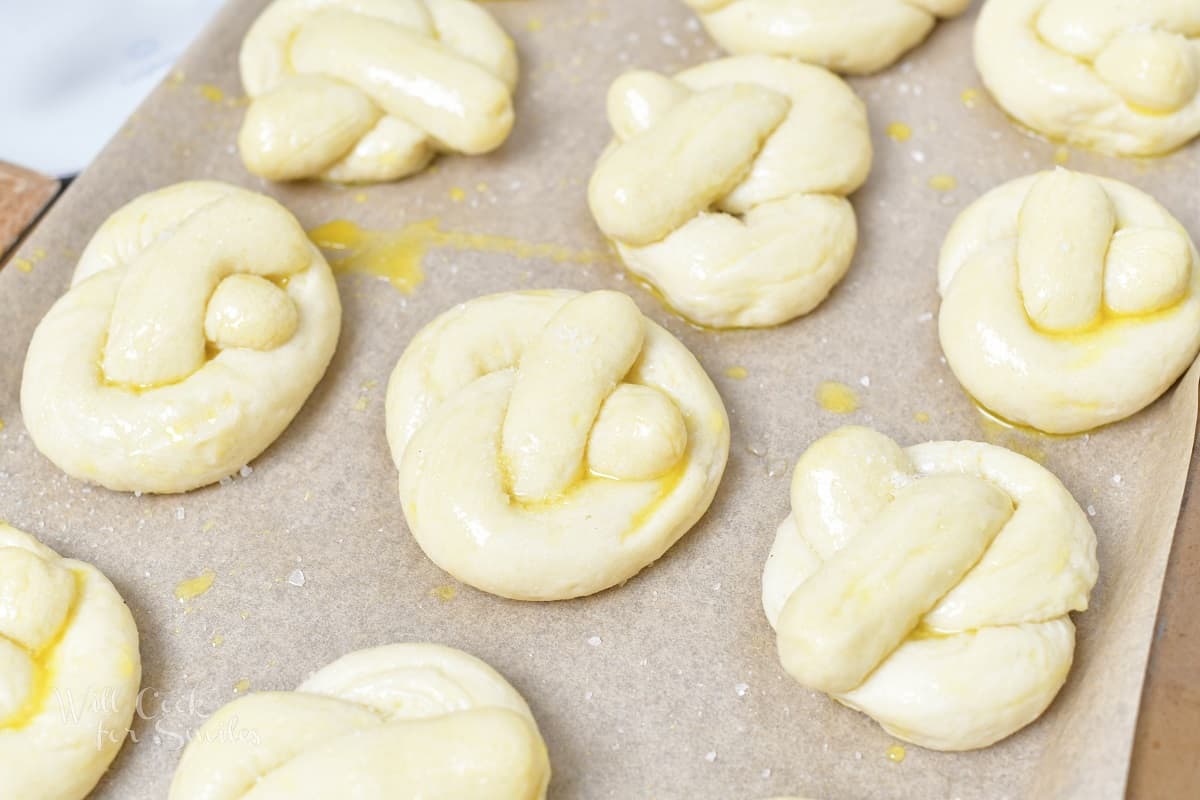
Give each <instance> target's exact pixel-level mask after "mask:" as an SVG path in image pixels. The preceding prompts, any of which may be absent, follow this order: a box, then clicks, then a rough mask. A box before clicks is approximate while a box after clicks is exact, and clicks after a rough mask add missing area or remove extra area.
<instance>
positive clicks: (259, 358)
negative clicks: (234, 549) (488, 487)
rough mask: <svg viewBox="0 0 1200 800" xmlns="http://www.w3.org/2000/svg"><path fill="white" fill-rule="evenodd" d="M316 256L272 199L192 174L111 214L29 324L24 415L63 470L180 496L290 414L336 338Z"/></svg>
mask: <svg viewBox="0 0 1200 800" xmlns="http://www.w3.org/2000/svg"><path fill="white" fill-rule="evenodd" d="M340 326H341V303H340V301H339V299H338V291H337V285H336V284H335V283H334V280H333V274H332V272H331V271H330V269H329V265H328V264H326V262H325V259H324V258H323V257H322V256H321V253H320V251H318V250H317V249H316V248H315V247H314V246H313V245H312V244H311V243H310V242H309V241H308V239H307V238H306V237H305V235H304V231H303V230H302V229H301V228H300V225H299V223H297V222H296V220H295V218H294V217H292V215H291V214H290V213H289V212H288V211H287V209H285V208H283V207H282V206H281V205H279V204H278V203H276V202H275V201H274V200H272V199H270V198H269V197H265V196H263V195H259V194H255V193H254V192H249V191H246V190H245V189H239V188H237V187H235V186H230V185H228V184H222V183H215V182H190V183H181V184H176V185H174V186H170V187H167V188H165V189H160V190H158V191H155V192H150V193H149V194H145V195H142V196H141V197H139V198H137V199H136V200H134V201H132V202H131V203H129V204H128V205H126V206H125V207H123V208H121V209H120V210H119V211H117V212H116V213H114V214H113V215H112V216H111V217H109V218H108V219H107V220H106V221H105V222H104V223H103V224H102V225H101V226H100V228H99V229H98V230H97V231H96V234H95V235H94V236H93V237H92V240H91V242H90V243H89V244H88V247H87V249H86V250H85V251H84V253H83V255H82V257H80V259H79V264H78V266H77V267H76V269H75V275H74V278H73V280H72V283H71V288H70V289H69V290H68V291H67V293H66V294H64V295H63V296H62V297H61V298H60V299H59V300H58V302H56V303H55V304H54V306H53V307H51V309H50V310H49V311H48V312H47V313H46V316H45V317H44V318H43V319H42V321H41V322H40V323H39V324H38V327H37V329H36V330H35V331H34V334H33V339H32V341H31V342H30V344H29V351H28V353H27V354H26V358H25V369H24V373H23V376H22V382H21V413H22V415H23V417H24V421H25V426H26V428H28V430H29V434H30V436H31V437H32V438H33V441H34V444H36V445H37V448H38V449H39V450H40V451H42V453H43V454H45V455H46V457H48V458H49V459H50V460H51V461H53V462H54V463H55V464H56V465H57V466H58V467H59V468H60V469H62V470H63V471H64V472H66V473H67V474H69V475H71V476H73V477H75V478H79V479H80V480H85V481H89V482H93V483H98V484H100V485H102V486H105V487H107V488H109V489H114V490H117V491H130V492H134V491H139V492H158V493H170V492H184V491H188V490H189V489H194V488H197V487H199V486H204V485H207V484H209V483H214V482H216V481H218V480H220V479H221V478H223V477H225V476H227V475H231V474H233V473H235V472H237V471H238V470H239V469H240V468H241V467H243V466H244V465H246V464H247V463H248V462H250V461H251V460H253V459H254V458H256V457H257V456H258V455H259V454H260V453H261V452H262V451H263V450H265V449H266V448H267V447H268V446H269V445H270V444H271V442H273V441H274V440H275V438H276V437H277V436H279V434H280V433H282V432H283V430H284V429H285V428H286V427H287V426H288V423H290V422H291V420H292V418H293V417H294V416H295V415H296V413H297V412H298V411H299V410H300V407H301V406H302V405H303V404H304V401H305V400H306V399H307V398H308V395H309V394H310V393H311V392H312V390H313V387H315V386H316V385H317V382H318V381H320V379H321V376H322V375H323V374H324V372H325V367H326V366H327V365H328V364H329V360H330V358H331V357H332V356H333V351H334V348H335V347H336V346H337V340H338V333H339V329H340Z"/></svg>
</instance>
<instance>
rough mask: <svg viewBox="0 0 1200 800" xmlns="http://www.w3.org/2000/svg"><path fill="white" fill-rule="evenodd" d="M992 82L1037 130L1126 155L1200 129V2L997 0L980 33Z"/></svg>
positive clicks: (1163, 148)
mask: <svg viewBox="0 0 1200 800" xmlns="http://www.w3.org/2000/svg"><path fill="white" fill-rule="evenodd" d="M975 57H976V62H977V64H978V66H979V71H980V74H981V75H982V77H983V80H984V83H985V84H986V85H987V87H988V89H989V90H990V91H991V92H992V94H993V95H995V96H996V99H997V100H998V101H999V102H1000V104H1001V105H1002V106H1003V107H1004V108H1005V109H1006V110H1008V111H1009V112H1010V113H1011V114H1013V116H1015V117H1017V119H1019V120H1021V121H1022V122H1024V123H1025V124H1027V125H1029V126H1030V127H1032V128H1033V129H1035V130H1037V131H1039V132H1041V133H1045V134H1048V135H1050V136H1056V137H1061V138H1065V139H1067V140H1069V141H1071V142H1075V143H1078V144H1081V145H1084V146H1088V147H1094V148H1096V149H1098V150H1101V151H1104V152H1109V153H1114V154H1117V155H1155V154H1159V153H1164V152H1167V151H1169V150H1171V149H1173V148H1175V147H1178V146H1179V145H1181V144H1183V143H1185V142H1187V141H1188V140H1189V139H1191V138H1192V137H1193V136H1195V135H1196V134H1197V133H1200V5H1197V4H1196V3H1191V2H1177V1H1176V0H1141V2H1136V3H1130V2H1124V1H1123V0H989V2H987V3H986V4H985V6H984V8H983V11H982V13H981V14H980V19H979V23H978V25H977V27H976V33H975Z"/></svg>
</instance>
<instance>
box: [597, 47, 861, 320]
mask: <svg viewBox="0 0 1200 800" xmlns="http://www.w3.org/2000/svg"><path fill="white" fill-rule="evenodd" d="M608 117H609V122H610V124H611V125H612V127H613V132H614V134H615V140H614V142H613V143H612V144H611V145H610V146H609V148H608V149H607V150H606V151H605V152H604V154H603V155H602V156H601V157H600V160H599V161H598V163H597V164H596V169H595V172H594V174H593V175H592V179H591V182H590V184H589V187H588V201H589V205H590V207H591V210H592V215H593V217H594V218H595V219H596V222H597V224H598V225H599V227H600V229H601V230H602V231H603V232H604V233H605V235H606V236H608V237H609V238H610V239H611V240H613V242H614V243H615V245H616V248H617V251H618V253H619V254H620V256H621V258H622V260H623V261H624V262H625V265H626V266H627V267H628V268H629V270H630V271H631V272H633V273H634V274H635V275H638V276H639V277H641V278H644V279H645V280H647V281H649V282H650V283H651V284H653V286H654V287H655V288H656V289H658V291H660V292H661V293H662V294H663V296H664V298H665V299H666V301H667V303H668V304H669V305H670V306H671V307H672V308H673V309H675V310H676V311H678V312H679V313H681V314H683V315H684V316H685V317H687V318H688V319H690V320H692V321H694V322H697V323H699V324H701V325H706V326H710V327H718V328H725V327H752V326H764V325H774V324H777V323H781V322H786V321H787V320H790V319H793V318H795V317H797V316H800V315H802V314H806V313H808V312H809V311H811V310H812V309H813V308H815V307H816V306H817V305H818V304H819V303H820V302H821V301H822V300H824V299H825V297H826V296H827V295H828V294H829V292H830V290H831V289H832V288H833V286H834V285H835V284H836V283H837V282H838V281H839V280H841V278H842V276H843V275H845V274H846V270H848V269H849V267H850V261H851V259H852V258H853V256H854V248H855V244H856V242H857V235H858V231H857V224H856V221H855V216H854V208H853V206H851V205H850V201H849V200H847V199H846V196H847V195H849V194H850V193H852V192H853V191H854V190H855V189H857V188H858V187H859V186H861V185H862V183H863V181H864V180H866V177H867V173H868V172H869V170H870V167H871V156H872V153H871V141H870V133H869V131H868V128H867V114H866V109H865V108H864V107H863V104H862V102H861V101H860V100H859V99H858V97H857V96H856V95H855V94H854V92H853V91H852V90H851V89H850V87H849V86H847V85H846V83H845V82H843V81H842V80H841V79H840V78H838V77H837V76H836V75H833V74H832V73H830V72H828V71H827V70H824V69H822V68H820V67H813V66H809V65H807V64H799V63H796V62H793V61H788V60H787V59H783V58H773V57H770V56H740V57H735V58H727V59H722V60H720V61H713V62H709V63H707V64H701V65H700V66H697V67H693V68H691V69H688V70H685V71H684V72H681V73H680V74H678V75H676V76H674V77H673V78H668V77H665V76H662V75H659V74H657V73H654V72H647V71H635V72H630V73H626V74H625V75H623V76H621V77H620V78H618V79H617V80H616V81H615V82H614V83H613V85H612V87H611V88H610V90H609V95H608Z"/></svg>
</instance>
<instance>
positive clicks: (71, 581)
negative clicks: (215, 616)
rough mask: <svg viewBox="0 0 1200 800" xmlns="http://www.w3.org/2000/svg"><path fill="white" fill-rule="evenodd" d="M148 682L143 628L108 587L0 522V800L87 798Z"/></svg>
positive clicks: (90, 571)
mask: <svg viewBox="0 0 1200 800" xmlns="http://www.w3.org/2000/svg"><path fill="white" fill-rule="evenodd" d="M141 681H142V660H141V656H140V654H139V652H138V632H137V627H136V626H135V625H134V623H133V615H132V614H130V613H129V608H128V607H126V605H125V602H124V601H123V600H122V599H121V595H119V594H118V593H117V590H116V589H115V588H114V587H113V585H112V584H111V583H110V582H109V580H108V578H106V577H104V575H103V574H101V572H100V570H98V569H96V568H95V567H93V566H92V565H91V564H87V563H85V562H82V561H75V560H72V559H68V558H62V557H61V556H59V555H58V554H57V553H55V552H54V551H53V550H51V549H50V548H48V547H46V546H45V545H43V544H41V543H40V542H38V541H37V540H36V539H34V538H33V537H32V536H30V535H29V534H27V533H23V532H21V531H19V530H16V529H15V528H12V527H10V526H8V525H6V524H4V523H0V796H3V797H5V798H12V799H13V800H17V798H20V800H81V798H83V797H85V796H86V795H87V794H88V793H89V792H90V791H91V790H92V787H94V786H95V785H96V782H97V781H99V780H100V777H101V776H102V775H103V774H104V771H105V770H107V769H108V765H109V764H111V763H112V760H113V759H114V758H115V757H116V755H117V751H118V750H120V749H121V743H122V742H124V741H125V737H126V734H127V733H128V731H129V723H130V722H131V721H132V720H133V713H134V709H135V707H136V705H137V696H138V687H139V686H140V685H141Z"/></svg>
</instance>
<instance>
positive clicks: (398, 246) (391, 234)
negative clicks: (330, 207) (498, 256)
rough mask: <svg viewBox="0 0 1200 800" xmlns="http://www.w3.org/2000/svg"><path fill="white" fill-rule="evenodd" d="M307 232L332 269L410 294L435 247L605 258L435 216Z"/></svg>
mask: <svg viewBox="0 0 1200 800" xmlns="http://www.w3.org/2000/svg"><path fill="white" fill-rule="evenodd" d="M308 238H309V239H311V240H312V242H313V244H315V245H316V246H317V247H319V248H321V249H322V250H325V251H328V252H330V253H332V254H333V257H332V258H331V259H330V262H329V265H330V266H331V267H332V268H333V270H334V272H348V273H354V274H357V275H368V276H371V277H375V278H383V279H385V280H386V281H387V282H388V283H390V284H392V286H394V287H396V289H398V290H399V291H401V292H403V293H404V294H411V293H412V292H413V290H414V289H416V288H417V287H418V286H420V285H421V283H422V281H424V280H425V273H424V272H423V271H422V269H421V262H422V261H423V260H424V258H425V254H426V253H427V252H429V251H430V250H432V249H434V248H450V249H454V250H464V251H466V250H469V251H473V252H478V253H502V254H504V255H511V256H516V257H517V258H521V259H534V258H541V259H546V260H549V261H553V262H555V263H557V264H595V263H598V262H601V261H604V260H606V258H607V255H606V254H605V253H603V252H600V251H596V250H575V249H573V248H570V247H566V246H564V245H558V244H547V243H539V242H525V241H521V240H520V239H514V238H512V237H508V236H494V235H491V234H485V233H466V232H463V231H445V230H442V229H441V228H440V227H438V220H437V219H428V220H424V221H421V222H414V223H412V224H410V225H406V226H405V227H403V228H400V229H399V230H393V231H376V230H368V229H365V228H360V227H359V226H358V225H356V224H355V223H353V222H351V221H350V220H346V219H337V220H333V221H332V222H327V223H325V224H324V225H320V226H318V227H316V228H313V229H312V230H310V231H309V232H308Z"/></svg>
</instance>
